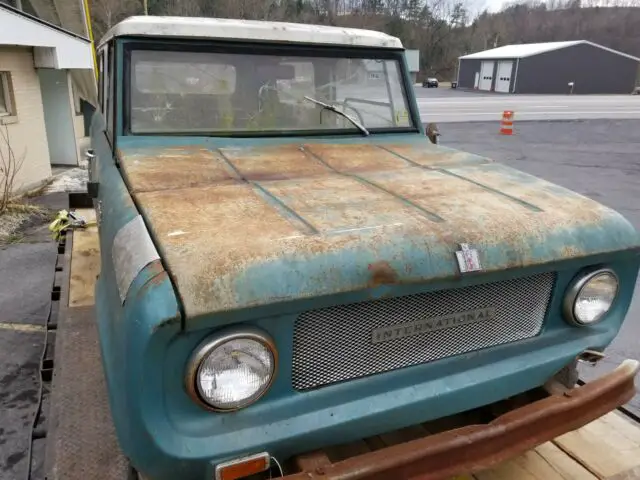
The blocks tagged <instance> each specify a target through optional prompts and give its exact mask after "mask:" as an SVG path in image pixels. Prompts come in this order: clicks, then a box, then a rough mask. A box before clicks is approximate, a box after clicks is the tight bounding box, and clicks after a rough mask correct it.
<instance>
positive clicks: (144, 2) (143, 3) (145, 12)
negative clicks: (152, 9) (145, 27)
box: [142, 0, 149, 15]
mask: <svg viewBox="0 0 640 480" xmlns="http://www.w3.org/2000/svg"><path fill="white" fill-rule="evenodd" d="M142 5H143V7H144V14H145V15H149V3H148V0H142Z"/></svg>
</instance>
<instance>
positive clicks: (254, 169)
mask: <svg viewBox="0 0 640 480" xmlns="http://www.w3.org/2000/svg"><path fill="white" fill-rule="evenodd" d="M220 152H221V153H222V154H223V155H224V156H225V158H226V159H227V160H228V161H229V163H231V164H232V165H233V167H234V168H235V169H236V170H237V171H238V172H239V173H240V175H242V177H243V178H246V179H247V180H250V181H262V180H286V179H296V178H307V177H313V176H317V175H323V174H326V173H330V172H331V171H330V169H329V168H327V167H326V166H325V165H323V164H322V163H321V162H319V161H317V160H315V159H313V158H312V157H310V156H309V155H307V154H305V153H304V151H303V150H302V148H301V147H300V146H299V145H278V146H274V147H263V148H259V149H258V148H221V149H220Z"/></svg>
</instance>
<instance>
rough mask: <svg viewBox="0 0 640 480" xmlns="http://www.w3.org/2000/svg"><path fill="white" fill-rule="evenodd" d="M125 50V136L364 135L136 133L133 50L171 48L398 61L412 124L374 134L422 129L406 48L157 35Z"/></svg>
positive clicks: (129, 41) (335, 132)
mask: <svg viewBox="0 0 640 480" xmlns="http://www.w3.org/2000/svg"><path fill="white" fill-rule="evenodd" d="M122 43H123V47H124V48H123V50H124V52H123V53H124V62H123V63H124V65H123V75H122V77H121V78H122V81H123V99H122V100H123V107H124V108H123V109H122V134H123V135H125V136H138V137H147V136H167V137H184V136H188V137H193V136H206V137H232V138H261V137H300V136H361V133H360V132H359V131H358V129H357V128H344V129H331V130H327V129H313V130H300V129H296V130H260V131H256V130H251V131H238V130H229V131H220V130H218V131H210V130H209V131H206V130H203V131H183V132H171V131H167V132H144V133H136V132H134V131H132V129H131V94H130V92H131V88H132V82H133V75H131V52H132V51H134V50H148V51H171V52H205V53H218V52H219V53H235V54H239V55H242V54H264V55H288V56H297V55H299V56H304V57H332V58H362V57H366V58H372V59H376V60H377V59H380V60H392V61H397V66H398V74H399V75H400V77H401V78H400V85H401V87H402V94H403V96H404V98H405V99H406V102H407V108H408V111H409V118H410V120H411V122H410V123H411V125H410V126H408V127H384V128H370V129H369V131H370V133H371V134H372V135H375V134H380V133H394V134H401V133H420V132H421V130H420V126H421V120H420V115H419V112H418V110H417V105H416V102H415V96H414V93H413V85H412V84H411V82H410V75H409V72H408V70H407V64H406V61H405V58H404V50H403V49H391V48H388V49H385V48H368V47H367V48H363V47H351V46H341V45H339V46H325V45H291V44H287V45H281V44H270V43H266V42H264V43H255V42H254V41H252V42H242V41H228V40H224V41H206V40H197V41H194V40H187V41H181V40H175V39H154V40H153V41H150V40H146V39H139V38H125V39H122Z"/></svg>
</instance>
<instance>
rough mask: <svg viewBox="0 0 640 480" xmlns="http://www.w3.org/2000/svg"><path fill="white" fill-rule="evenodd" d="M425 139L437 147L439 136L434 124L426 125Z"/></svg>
mask: <svg viewBox="0 0 640 480" xmlns="http://www.w3.org/2000/svg"><path fill="white" fill-rule="evenodd" d="M426 134H427V137H429V140H431V143H433V144H435V145H437V144H438V137H439V136H440V131H439V130H438V126H437V125H436V124H435V123H429V124H427V130H426Z"/></svg>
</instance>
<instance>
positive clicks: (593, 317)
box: [564, 269, 618, 326]
mask: <svg viewBox="0 0 640 480" xmlns="http://www.w3.org/2000/svg"><path fill="white" fill-rule="evenodd" d="M617 294H618V277H617V276H616V274H615V273H613V271H612V270H609V269H600V270H595V271H593V272H591V273H588V274H586V275H584V276H582V277H580V278H578V279H577V280H575V281H574V282H573V284H572V285H571V286H570V287H569V290H568V291H567V295H566V297H565V301H564V314H565V317H566V319H567V320H568V321H569V322H570V323H573V324H575V325H578V326H584V325H593V324H594V323H597V322H598V321H599V320H600V319H601V318H602V317H603V316H604V315H605V314H606V313H607V312H608V311H609V309H610V308H611V306H612V305H613V302H614V300H615V298H616V296H617Z"/></svg>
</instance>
